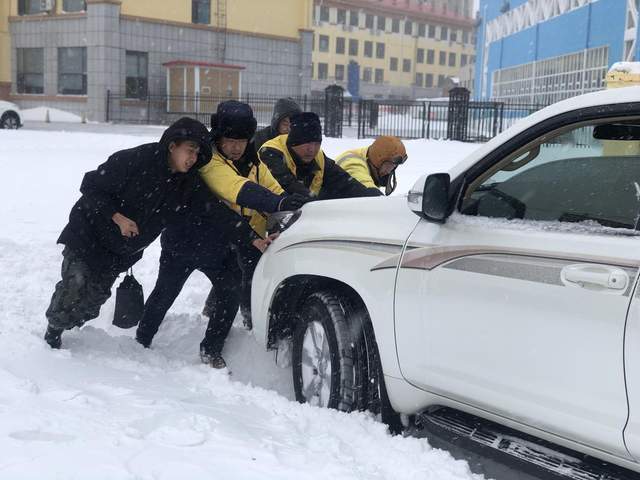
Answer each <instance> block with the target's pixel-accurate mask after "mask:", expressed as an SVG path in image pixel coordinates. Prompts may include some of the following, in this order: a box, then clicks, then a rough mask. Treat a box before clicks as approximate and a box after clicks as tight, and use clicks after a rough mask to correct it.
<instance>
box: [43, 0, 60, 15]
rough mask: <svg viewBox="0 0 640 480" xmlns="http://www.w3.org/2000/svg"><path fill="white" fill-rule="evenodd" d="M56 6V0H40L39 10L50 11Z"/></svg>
mask: <svg viewBox="0 0 640 480" xmlns="http://www.w3.org/2000/svg"><path fill="white" fill-rule="evenodd" d="M55 7H56V0H40V10H42V11H43V12H51V11H53V10H54V9H55Z"/></svg>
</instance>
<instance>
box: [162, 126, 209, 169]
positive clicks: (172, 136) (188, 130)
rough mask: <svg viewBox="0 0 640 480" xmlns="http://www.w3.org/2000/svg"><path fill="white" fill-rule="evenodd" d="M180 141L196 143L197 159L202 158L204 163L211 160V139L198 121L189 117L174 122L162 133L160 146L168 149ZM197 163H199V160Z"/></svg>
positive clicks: (205, 128)
mask: <svg viewBox="0 0 640 480" xmlns="http://www.w3.org/2000/svg"><path fill="white" fill-rule="evenodd" d="M181 140H190V141H192V142H195V143H197V144H198V145H200V154H199V157H202V158H203V161H206V162H208V161H209V160H210V159H211V137H210V135H209V132H208V131H207V127H206V126H205V125H204V124H202V123H200V122H199V121H198V120H194V119H193V118H189V117H182V118H181V119H179V120H176V121H175V122H173V123H172V124H171V126H170V127H169V128H167V129H166V130H165V131H164V133H163V134H162V138H161V139H160V144H161V145H163V146H164V147H165V148H169V144H170V143H171V142H177V141H181ZM198 162H199V163H200V160H198ZM199 163H198V164H197V165H199Z"/></svg>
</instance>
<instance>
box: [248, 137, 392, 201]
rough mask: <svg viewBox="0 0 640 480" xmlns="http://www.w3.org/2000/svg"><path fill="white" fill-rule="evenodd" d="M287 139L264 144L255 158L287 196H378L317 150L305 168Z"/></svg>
mask: <svg viewBox="0 0 640 480" xmlns="http://www.w3.org/2000/svg"><path fill="white" fill-rule="evenodd" d="M287 138H288V135H280V136H278V137H276V138H273V139H271V140H269V141H268V142H265V143H264V144H263V145H262V148H260V152H259V157H260V160H261V161H262V162H264V163H265V164H266V165H267V166H268V167H269V170H271V173H272V174H273V176H274V177H275V178H276V180H277V181H278V182H279V183H280V185H282V188H284V189H285V191H286V192H287V193H289V194H292V193H299V194H301V195H305V196H307V197H317V198H320V199H330V198H348V197H367V196H377V195H380V194H381V193H380V191H379V190H378V189H370V188H366V187H365V186H363V185H362V184H361V183H360V182H358V181H356V180H355V179H354V178H353V177H351V175H349V174H348V173H347V172H345V171H344V170H342V169H341V168H340V167H338V166H337V165H336V163H335V162H334V161H333V160H332V159H330V158H329V157H327V156H325V154H324V152H323V151H322V150H320V151H319V152H318V154H317V155H316V158H315V159H314V161H313V162H311V163H309V164H305V163H304V162H302V161H301V160H300V159H299V158H298V157H297V156H296V155H295V153H294V152H293V151H291V150H290V149H289V148H288V146H287Z"/></svg>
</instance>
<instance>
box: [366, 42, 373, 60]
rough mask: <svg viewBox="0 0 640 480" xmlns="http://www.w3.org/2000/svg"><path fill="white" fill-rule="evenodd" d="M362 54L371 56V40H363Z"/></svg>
mask: <svg viewBox="0 0 640 480" xmlns="http://www.w3.org/2000/svg"><path fill="white" fill-rule="evenodd" d="M364 56H365V57H369V58H373V42H370V41H369V40H365V42H364Z"/></svg>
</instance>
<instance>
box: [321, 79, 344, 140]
mask: <svg viewBox="0 0 640 480" xmlns="http://www.w3.org/2000/svg"><path fill="white" fill-rule="evenodd" d="M343 108H344V89H343V88H342V87H341V86H340V85H329V86H328V87H327V88H325V89H324V132H323V133H324V135H325V136H327V137H334V138H341V137H342V121H343V118H342V113H343Z"/></svg>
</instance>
